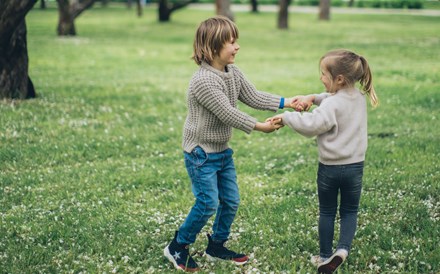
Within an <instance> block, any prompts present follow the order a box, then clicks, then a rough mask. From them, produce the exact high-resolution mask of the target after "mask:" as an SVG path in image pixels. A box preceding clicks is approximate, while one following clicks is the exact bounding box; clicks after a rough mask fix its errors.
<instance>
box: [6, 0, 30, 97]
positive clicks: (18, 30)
mask: <svg viewBox="0 0 440 274" xmlns="http://www.w3.org/2000/svg"><path fill="white" fill-rule="evenodd" d="M36 2H37V0H22V1H15V0H1V1H0V18H1V20H0V99H27V98H34V97H35V90H34V87H33V84H32V81H31V80H30V78H29V74H28V67H29V63H28V53H27V41H26V22H25V16H26V14H27V13H28V12H29V10H30V9H32V7H33V6H34V5H35V3H36Z"/></svg>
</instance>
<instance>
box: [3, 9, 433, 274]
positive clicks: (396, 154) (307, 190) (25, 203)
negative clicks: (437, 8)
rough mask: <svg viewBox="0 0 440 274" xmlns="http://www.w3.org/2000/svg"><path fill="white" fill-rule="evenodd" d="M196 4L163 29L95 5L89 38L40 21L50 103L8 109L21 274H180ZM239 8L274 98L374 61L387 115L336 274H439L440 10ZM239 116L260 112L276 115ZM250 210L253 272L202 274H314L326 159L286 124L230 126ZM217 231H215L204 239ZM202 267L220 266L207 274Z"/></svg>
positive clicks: (6, 166) (6, 182)
mask: <svg viewBox="0 0 440 274" xmlns="http://www.w3.org/2000/svg"><path fill="white" fill-rule="evenodd" d="M211 15H212V12H209V11H197V10H190V9H184V10H180V11H178V12H176V13H174V14H173V15H172V22H170V23H167V24H160V23H158V22H157V20H156V18H157V14H156V8H155V7H150V8H148V9H147V10H146V11H145V13H144V16H143V17H142V18H137V17H136V16H135V9H133V10H126V9H125V8H120V7H110V8H107V9H102V8H100V7H99V6H97V7H95V8H94V9H92V10H89V11H86V12H85V13H84V14H82V15H81V16H80V17H79V19H78V20H77V31H78V33H79V35H78V36H77V37H70V38H59V37H57V36H56V35H55V30H56V22H57V11H56V10H55V9H48V10H45V11H41V10H39V9H35V10H33V11H31V12H30V14H29V15H28V16H27V27H28V49H29V58H30V69H29V70H30V71H29V72H30V76H31V77H32V80H33V82H34V84H35V87H36V89H37V92H38V94H39V98H38V99H35V100H29V101H3V102H1V103H0V112H1V115H0V125H1V131H0V144H1V145H0V184H1V188H0V209H1V224H0V269H1V270H2V272H7V273H40V272H41V273H60V272H63V273H64V272H75V273H77V272H89V273H102V272H112V271H115V272H119V273H161V272H162V273H169V272H171V271H172V268H171V265H170V264H169V263H168V262H167V261H166V260H165V259H164V257H163V256H162V249H163V247H164V246H165V245H166V244H167V242H168V241H170V239H171V237H172V235H173V232H174V230H176V229H177V228H178V226H179V225H180V224H181V223H182V221H183V219H184V218H185V216H186V214H187V212H188V210H189V209H190V207H191V205H192V203H193V196H192V194H191V191H190V183H189V180H188V178H187V174H186V171H185V168H184V164H183V160H182V159H183V157H182V149H181V147H180V144H181V133H182V125H183V121H184V119H185V114H186V105H185V93H186V88H187V84H188V81H189V79H190V77H191V75H192V73H193V72H194V70H196V69H197V66H196V65H195V64H194V63H193V62H192V61H191V60H190V59H189V57H190V55H191V50H192V39H193V34H194V32H195V28H196V26H197V25H198V24H199V22H200V21H201V20H202V19H205V18H207V17H209V16H211ZM316 18H317V15H315V14H296V13H294V14H291V15H290V22H289V23H290V29H289V30H287V31H280V30H277V29H276V28H275V24H276V14H275V13H264V12H262V13H259V14H250V13H236V21H237V24H238V26H239V29H240V39H239V41H238V42H239V44H240V45H241V49H240V52H239V54H238V55H237V59H236V63H237V65H238V66H239V67H240V68H241V69H242V71H243V72H244V73H245V74H246V76H247V77H248V79H249V80H251V81H252V82H253V83H254V84H255V85H256V86H257V87H258V88H259V89H260V90H266V91H270V92H273V93H278V94H281V95H284V96H293V95H296V94H304V93H311V92H320V91H322V90H323V88H322V84H321V83H320V82H319V75H318V60H319V58H320V56H321V55H322V54H324V53H325V52H326V51H328V50H330V49H333V48H339V47H344V48H350V49H352V50H354V51H356V52H358V53H360V54H362V55H364V56H365V57H366V58H367V60H369V62H370V64H371V67H372V70H373V74H374V81H375V86H376V90H377V93H378V96H379V98H380V100H381V106H380V107H379V108H377V109H376V110H371V109H370V110H369V133H370V138H369V149H368V153H367V160H366V168H365V175H364V191H363V197H362V201H361V210H360V214H359V228H358V231H357V235H356V238H355V240H354V242H353V250H352V253H351V256H350V258H349V260H348V262H347V263H346V264H344V266H343V267H342V269H341V270H340V271H339V273H439V272H440V267H439V262H440V255H439V254H440V249H439V239H440V235H439V234H440V233H439V229H438V228H439V219H440V215H439V212H440V187H439V185H440V184H439V181H440V171H439V170H440V163H439V157H440V144H439V140H440V127H439V126H440V123H439V119H440V117H439V104H440V93H439V90H440V66H439V62H440V59H439V55H438V48H439V46H440V38H439V36H438V29H439V26H440V18H438V17H423V16H405V15H345V14H344V15H342V14H338V15H333V16H332V20H331V21H330V22H319V21H317V20H316ZM240 108H241V109H242V110H245V111H246V112H248V113H251V114H252V115H254V116H256V117H257V118H258V119H260V120H264V119H265V118H267V117H269V116H271V115H272V113H268V112H260V111H256V110H252V109H249V108H247V107H245V106H244V105H241V106H240ZM230 145H231V147H232V148H233V149H234V150H235V152H236V153H235V161H236V166H237V171H238V179H239V185H240V191H241V200H242V203H241V207H240V209H239V214H238V216H237V218H236V221H235V223H234V225H233V227H232V230H233V232H232V235H231V238H232V239H231V241H230V246H231V247H232V248H235V249H239V250H241V251H244V252H247V253H248V254H250V255H251V262H250V263H249V264H248V265H246V266H244V267H235V266H232V265H230V264H227V263H224V262H223V263H222V262H219V263H210V262H207V260H206V259H205V258H204V257H201V254H202V252H203V250H204V248H205V245H206V239H205V237H204V236H203V235H200V236H199V237H198V240H197V241H196V243H195V244H194V245H193V246H192V250H193V252H194V253H195V259H196V260H197V261H198V262H199V264H200V265H201V266H202V267H203V269H204V271H202V273H231V272H235V273H241V272H247V273H251V272H267V273H269V272H274V273H279V272H284V273H296V272H298V273H313V272H315V269H314V267H313V266H312V265H311V264H310V263H309V258H310V256H311V255H313V254H317V252H318V248H319V247H318V236H317V214H318V208H317V196H316V185H315V175H316V169H317V149H316V144H315V141H314V140H313V139H306V138H304V137H301V136H299V135H298V134H295V133H293V132H292V131H291V130H289V129H287V128H286V129H282V130H280V131H277V132H276V133H274V134H268V135H266V134H261V133H258V132H255V133H252V134H250V135H246V134H244V133H242V132H240V131H234V136H233V139H232V141H231V142H230ZM208 231H209V225H208V226H207V227H206V229H205V230H204V231H203V233H205V232H208ZM205 271H206V272H205Z"/></svg>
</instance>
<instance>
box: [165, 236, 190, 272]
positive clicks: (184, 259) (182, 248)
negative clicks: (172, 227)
mask: <svg viewBox="0 0 440 274" xmlns="http://www.w3.org/2000/svg"><path fill="white" fill-rule="evenodd" d="M177 234H178V231H176V233H175V234H174V239H173V240H172V241H171V243H170V244H169V245H167V246H166V247H165V249H164V250H163V255H165V257H167V259H168V260H169V261H170V262H171V263H172V264H173V265H174V267H175V268H176V269H179V270H183V271H187V272H196V271H198V270H199V266H198V265H197V263H196V262H195V261H194V260H193V258H192V257H191V255H189V245H184V244H183V245H182V244H179V243H178V242H177Z"/></svg>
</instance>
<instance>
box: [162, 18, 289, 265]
mask: <svg viewBox="0 0 440 274" xmlns="http://www.w3.org/2000/svg"><path fill="white" fill-rule="evenodd" d="M237 39H238V29H237V27H236V25H235V24H234V23H233V22H232V21H231V20H229V19H227V18H226V17H214V18H210V19H208V20H206V21H204V22H202V23H201V24H200V26H199V28H198V29H197V32H196V35H195V39H194V54H193V59H194V61H195V62H196V63H197V65H199V69H198V70H197V71H196V72H195V73H194V75H193V77H192V79H191V81H190V84H189V88H188V94H187V105H188V115H187V118H186V121H185V125H184V130H183V142H182V146H183V150H184V158H185V166H186V168H187V171H188V174H189V177H190V179H191V183H192V191H193V194H194V196H195V199H196V200H195V204H194V206H193V207H192V208H191V210H190V212H189V214H188V216H187V217H186V219H185V221H184V223H183V224H182V225H181V226H180V228H179V230H178V231H176V233H175V235H174V239H173V240H172V241H171V243H170V244H169V245H168V246H166V247H165V249H164V255H165V257H166V258H168V260H169V261H170V262H171V263H172V264H173V265H174V267H175V268H176V269H181V270H185V271H197V270H198V269H199V268H198V265H197V263H196V262H195V261H194V259H193V258H192V257H191V256H190V254H189V252H188V246H189V245H190V244H192V243H194V242H195V240H196V236H197V234H198V233H199V232H200V231H201V230H202V228H203V227H204V226H205V225H206V223H207V221H208V219H209V218H210V217H211V216H213V215H214V214H216V217H215V220H214V225H213V227H212V230H213V233H212V235H209V234H208V247H207V249H206V254H207V256H208V257H209V258H218V259H223V260H231V261H233V262H235V263H236V264H244V263H246V262H247V261H248V256H246V255H245V254H241V253H236V252H234V251H232V250H229V249H228V248H226V247H225V245H224V244H225V242H226V241H227V240H228V237H229V234H230V230H231V225H232V222H233V221H234V218H235V215H236V212H237V209H238V205H239V202H240V197H239V193H238V185H237V180H236V172H235V166H234V161H233V158H232V154H233V151H232V149H230V148H229V147H228V141H229V139H230V138H231V133H232V128H237V129H240V130H243V131H244V132H246V133H251V132H252V131H253V130H257V131H262V132H266V133H268V132H272V131H274V130H276V129H278V128H280V127H281V125H276V124H272V123H271V122H268V121H267V122H264V123H260V122H257V120H256V119H255V118H254V117H251V116H249V115H248V114H246V113H244V112H242V111H240V110H238V109H237V101H238V100H240V101H241V102H243V103H245V104H247V105H248V106H250V107H252V108H255V109H260V110H271V111H276V110H277V109H278V108H283V107H284V103H286V106H289V107H292V105H291V102H292V99H286V100H285V99H284V98H281V97H280V96H277V95H272V94H269V93H265V92H260V91H257V90H256V89H255V87H254V86H253V85H252V84H251V83H250V82H249V81H248V80H246V78H245V77H244V75H243V73H242V72H241V71H240V70H239V69H238V68H237V67H236V66H234V65H233V63H234V61H235V55H236V54H237V52H238V50H239V49H240V46H239V45H238V44H237Z"/></svg>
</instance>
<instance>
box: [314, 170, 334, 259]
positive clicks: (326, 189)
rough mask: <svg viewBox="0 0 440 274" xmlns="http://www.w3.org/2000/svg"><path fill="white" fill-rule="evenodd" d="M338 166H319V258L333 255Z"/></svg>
mask: <svg viewBox="0 0 440 274" xmlns="http://www.w3.org/2000/svg"><path fill="white" fill-rule="evenodd" d="M338 181H339V168H338V166H335V167H333V166H327V165H324V164H321V163H320V164H319V167H318V180H317V183H318V199H319V225H318V233H319V247H320V254H319V255H320V256H321V257H322V258H329V257H330V256H331V255H332V254H333V237H334V225H335V217H336V210H337V206H338Z"/></svg>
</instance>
